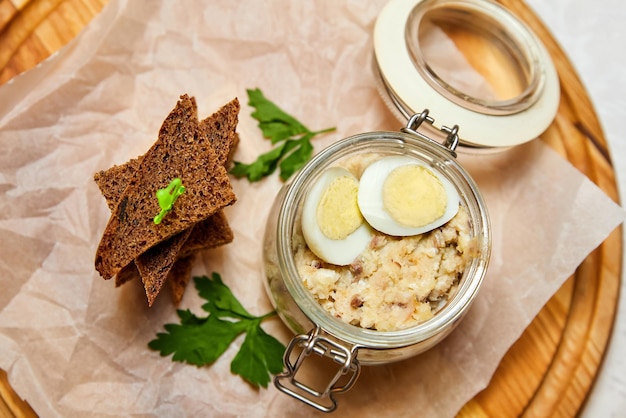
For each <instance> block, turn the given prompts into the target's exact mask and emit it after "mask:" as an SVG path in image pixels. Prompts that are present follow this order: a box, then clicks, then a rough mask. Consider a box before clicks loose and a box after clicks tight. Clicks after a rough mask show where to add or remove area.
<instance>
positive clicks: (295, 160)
mask: <svg viewBox="0 0 626 418" xmlns="http://www.w3.org/2000/svg"><path fill="white" fill-rule="evenodd" d="M247 93H248V104H249V105H250V106H252V107H254V108H255V111H254V112H252V114H251V116H252V117H253V118H254V119H256V120H257V121H258V122H259V128H260V129H261V131H262V132H263V136H264V137H265V138H267V139H269V140H270V141H271V142H272V144H275V145H276V146H275V147H274V148H272V149H271V150H270V151H268V152H266V153H264V154H261V155H260V156H259V157H258V158H257V159H256V160H255V161H254V162H252V163H250V164H244V163H241V162H238V161H235V164H234V166H233V168H232V169H231V171H230V172H231V174H233V175H234V176H235V177H238V178H241V177H247V178H248V180H249V181H250V182H255V181H259V180H261V179H262V178H264V177H266V176H269V175H270V174H272V173H273V172H274V171H275V170H276V168H279V170H280V178H281V179H282V180H287V179H288V178H289V177H291V175H292V174H293V173H295V172H296V171H298V170H299V169H300V168H302V166H303V165H304V164H306V162H307V161H309V159H310V158H311V156H312V155H313V144H311V139H313V137H315V136H316V135H319V134H323V133H327V132H331V131H334V130H335V128H328V129H323V130H321V131H311V130H310V129H309V128H307V127H306V126H304V125H303V124H302V123H301V122H300V121H298V120H297V119H295V118H294V117H293V116H291V115H289V114H287V113H286V112H285V111H283V110H282V109H280V108H279V107H278V106H276V105H275V104H274V103H273V102H271V101H270V100H268V99H267V98H266V97H265V96H264V95H263V92H261V90H259V89H254V90H250V89H248V90H247Z"/></svg>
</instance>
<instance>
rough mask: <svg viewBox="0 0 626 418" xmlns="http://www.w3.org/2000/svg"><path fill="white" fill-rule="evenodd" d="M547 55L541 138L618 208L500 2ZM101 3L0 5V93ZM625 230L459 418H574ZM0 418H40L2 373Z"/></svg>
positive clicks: (607, 179) (588, 115)
mask: <svg viewBox="0 0 626 418" xmlns="http://www.w3.org/2000/svg"><path fill="white" fill-rule="evenodd" d="M499 1H500V3H502V4H503V5H504V6H506V7H507V8H509V9H510V10H511V11H513V13H515V14H516V15H517V16H518V17H519V18H521V19H522V20H523V21H525V22H526V23H527V24H528V25H529V27H530V28H532V29H533V30H534V32H535V33H536V34H537V35H538V36H539V38H540V39H541V40H542V41H543V42H544V44H545V45H546V47H547V48H548V50H549V52H550V54H551V56H552V59H553V60H554V63H555V65H556V68H557V71H558V73H559V77H560V81H561V103H560V107H559V111H558V114H557V116H556V118H555V120H554V122H553V123H552V125H551V126H550V127H549V128H548V130H547V131H546V132H545V133H544V134H542V135H541V140H542V141H544V142H545V143H546V144H548V145H550V146H551V147H552V148H553V149H555V150H556V151H557V152H559V153H560V154H561V155H562V156H563V157H564V158H566V159H568V160H569V161H570V162H571V163H572V164H573V165H574V166H576V167H577V168H578V169H579V170H580V171H581V172H583V173H584V174H585V175H586V176H587V177H589V179H590V180H591V181H593V182H594V183H595V184H597V185H598V186H599V187H600V188H601V189H602V190H603V191H604V192H605V193H606V194H607V195H608V196H610V197H611V198H612V199H613V200H614V201H616V202H618V193H617V185H616V179H615V175H614V170H613V167H612V165H611V158H610V154H609V151H608V148H607V142H606V140H605V137H604V134H603V132H602V128H601V126H600V123H599V121H598V118H597V116H596V114H595V111H594V108H593V105H592V103H591V101H590V100H589V97H588V96H587V93H586V91H585V89H584V87H583V86H582V84H581V82H580V80H579V78H578V76H577V75H576V71H575V70H574V68H572V65H571V64H570V62H569V60H568V59H567V56H566V55H565V54H564V52H563V51H562V50H561V48H560V47H559V45H558V44H557V43H556V41H555V40H554V39H553V37H552V35H551V34H550V32H549V31H548V30H547V29H546V28H545V27H544V25H543V24H542V22H541V21H540V20H539V19H538V18H537V17H536V16H535V14H534V13H533V11H532V10H531V9H530V8H529V7H528V6H527V5H526V4H525V3H524V2H522V1H521V0H499ZM105 3H106V0H0V85H1V84H3V83H6V82H7V81H9V80H10V79H11V78H13V77H14V76H16V75H18V74H20V73H22V72H24V71H26V70H28V69H29V68H32V67H34V66H35V65H37V64H38V63H40V62H41V61H43V60H44V59H45V58H47V57H48V56H49V55H51V54H52V53H54V52H55V51H58V50H59V49H61V48H62V47H63V46H64V45H65V44H66V43H68V42H69V41H70V40H72V39H73V38H74V37H75V36H76V35H77V34H78V33H79V32H80V30H81V29H82V28H83V27H84V26H85V25H86V24H87V23H89V21H90V20H91V19H92V18H93V17H94V16H95V15H97V14H98V13H99V12H100V10H101V9H102V7H103V6H104V5H105ZM621 237H622V232H621V227H620V228H619V229H618V230H616V231H614V232H613V233H612V234H611V235H610V236H609V237H608V238H607V239H606V240H605V241H604V242H603V243H602V245H600V247H598V248H597V249H596V250H595V251H594V252H593V253H592V254H590V255H589V257H587V258H586V259H585V260H584V261H583V263H582V264H581V265H580V266H579V268H578V269H577V270H576V272H575V274H574V275H573V276H572V277H570V278H569V279H568V280H567V282H566V283H565V284H564V285H563V286H562V288H561V289H560V290H559V291H558V292H557V293H556V294H555V295H554V296H553V297H552V298H551V299H550V301H549V302H548V303H547V304H546V305H545V306H544V308H543V309H542V310H541V311H540V312H539V314H538V315H537V317H536V318H535V319H534V320H533V322H532V323H531V324H530V326H529V327H528V328H527V329H526V331H525V332H524V333H523V335H522V336H521V337H520V339H519V340H518V341H517V342H516V343H515V344H514V345H513V346H512V347H511V349H510V350H509V351H508V353H507V354H506V356H505V357H504V359H503V360H502V362H501V363H500V365H499V367H498V369H497V371H496V373H495V375H494V376H493V379H492V381H491V383H490V385H489V386H488V387H487V388H486V389H485V390H483V391H482V392H481V393H479V394H478V395H477V396H476V397H475V398H474V399H472V400H471V401H470V402H468V403H467V404H466V405H465V407H464V408H463V409H462V410H461V411H460V412H459V417H517V416H524V417H572V416H575V415H576V414H577V413H578V411H579V410H580V409H581V407H582V405H583V404H584V402H585V399H586V397H587V395H588V394H589V392H590V390H591V388H592V385H593V381H594V378H595V376H596V373H597V371H598V369H599V367H600V366H601V363H602V358H603V355H604V351H605V348H606V346H607V343H608V340H609V338H610V335H611V331H612V327H613V322H614V317H615V314H616V309H617V298H618V294H619V286H620V277H621V269H622V245H623V243H622V240H621ZM0 416H2V417H4V416H7V417H13V416H16V417H32V416H36V414H35V413H34V412H33V411H32V409H30V407H29V406H28V404H27V403H26V402H25V401H23V400H22V399H21V398H20V397H19V396H18V395H16V394H15V392H13V390H12V389H11V387H10V385H9V383H8V381H7V376H6V373H5V372H4V371H1V370H0Z"/></svg>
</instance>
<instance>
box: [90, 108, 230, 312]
mask: <svg viewBox="0 0 626 418" xmlns="http://www.w3.org/2000/svg"><path fill="white" fill-rule="evenodd" d="M211 121H212V119H211V118H210V117H209V118H207V119H205V120H203V121H202V122H201V123H200V130H201V131H204V132H205V133H206V135H207V136H208V137H209V138H210V140H211V145H212V146H213V147H214V149H215V151H216V153H217V158H218V161H219V162H220V163H221V164H223V165H227V164H229V163H230V161H231V159H232V155H233V154H234V149H235V147H236V146H237V143H238V141H239V138H238V135H236V134H235V135H228V136H226V137H219V135H211V133H212V132H211V130H212V129H215V128H216V126H215V123H211ZM141 159H142V156H141V157H138V158H135V159H132V160H130V161H128V162H127V163H125V164H123V165H120V166H113V167H111V168H109V169H108V170H106V171H100V172H98V173H96V174H95V176H94V180H95V182H96V184H97V185H98V187H99V188H100V191H101V192H102V194H103V196H104V197H105V198H106V201H107V205H108V206H109V208H111V209H113V208H114V207H115V203H116V202H117V200H118V199H119V197H120V195H121V194H122V192H123V191H124V189H125V188H126V185H127V184H128V181H129V179H130V177H131V176H132V174H133V173H134V172H135V171H136V170H137V168H138V167H139V164H140V162H141ZM186 237H188V238H187V239H185V238H186ZM233 238H234V236H233V233H232V230H231V229H230V226H229V225H228V220H227V219H226V216H225V214H224V213H223V212H222V211H221V210H220V211H218V212H217V213H216V214H215V215H212V216H211V217H210V218H208V219H206V220H204V221H201V222H199V223H197V224H196V225H194V226H193V227H192V229H191V233H190V234H184V233H179V234H177V235H175V236H174V237H171V238H169V239H168V240H166V241H164V242H163V243H161V244H158V245H157V246H156V247H153V248H152V249H150V250H148V251H146V252H145V253H143V254H142V255H140V256H139V257H138V258H137V259H136V260H135V263H129V265H127V266H126V267H124V268H122V270H121V271H120V272H119V273H118V274H117V275H116V277H115V286H116V287H117V286H121V285H122V284H124V283H126V282H128V281H129V280H132V279H133V278H135V277H139V276H140V272H141V277H150V275H152V278H151V279H150V280H144V286H147V285H150V288H146V295H147V296H148V303H149V305H150V306H151V305H152V303H154V299H155V298H156V295H157V294H158V293H159V291H160V288H161V286H162V285H163V282H164V281H167V282H169V283H170V286H171V287H172V294H173V299H174V302H175V303H179V302H180V300H181V299H182V294H183V293H184V291H185V287H186V285H187V283H188V281H189V279H190V277H189V275H188V274H187V273H186V272H188V271H190V270H191V265H187V264H190V263H191V262H192V261H193V257H189V256H190V255H192V254H193V253H195V252H196V251H198V250H202V249H209V248H215V247H218V246H220V245H224V244H228V243H230V242H232V240H233ZM182 241H184V243H183V244H182V248H181V243H182ZM165 243H167V244H165ZM181 258H185V259H184V260H182V259H181ZM174 260H176V262H175V264H173V261H174ZM135 264H136V265H137V266H136V267H135ZM172 264H173V265H172ZM170 268H171V271H169V269H170ZM168 271H169V273H168ZM166 274H167V277H166ZM181 275H182V276H181ZM181 287H182V288H181ZM151 295H152V296H151Z"/></svg>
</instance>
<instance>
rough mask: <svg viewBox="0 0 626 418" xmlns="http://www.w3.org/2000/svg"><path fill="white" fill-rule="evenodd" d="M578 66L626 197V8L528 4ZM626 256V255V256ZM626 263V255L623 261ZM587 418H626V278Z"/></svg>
mask: <svg viewBox="0 0 626 418" xmlns="http://www.w3.org/2000/svg"><path fill="white" fill-rule="evenodd" d="M526 1H527V4H529V5H530V6H531V7H532V8H533V9H534V10H535V12H536V13H537V15H539V16H540V17H541V19H542V20H543V21H544V23H545V24H546V26H547V27H548V28H549V29H550V31H551V32H552V35H553V36H554V38H555V39H556V40H557V41H558V42H559V43H560V45H561V47H562V48H563V50H564V51H565V52H566V54H567V55H568V57H569V59H570V61H571V62H572V64H573V65H574V67H575V68H576V70H577V72H578V75H579V76H580V78H581V79H582V81H583V84H584V85H585V87H586V89H587V92H588V94H589V96H590V97H591V100H592V102H593V104H594V107H595V109H596V112H597V113H598V116H599V118H600V122H601V124H602V127H603V129H604V133H605V136H606V138H607V140H608V142H609V149H610V152H611V155H612V158H613V165H614V167H615V171H616V173H617V180H618V184H619V191H620V196H621V205H622V207H624V206H625V205H624V200H625V197H626V132H625V131H624V128H623V127H624V124H625V123H626V120H625V116H626V72H625V70H624V67H625V66H626V52H625V51H626V48H625V46H624V45H625V44H626V25H625V24H624V22H625V21H626V5H625V4H624V2H623V1H621V0H597V1H587V0H550V1H544V0H526ZM624 255H626V252H625V254H624ZM622 259H624V256H623V257H622ZM581 416H582V417H585V418H586V417H590V418H596V417H625V416H626V274H624V273H622V286H621V292H620V302H619V308H618V316H617V319H616V323H615V327H614V330H613V335H612V338H611V342H610V345H609V348H608V351H607V353H606V356H605V359H604V362H603V365H602V368H601V370H600V372H599V375H598V378H597V380H596V382H595V385H594V387H593V389H592V392H591V394H590V397H589V399H588V400H587V403H586V404H585V407H584V409H583V412H582V414H581Z"/></svg>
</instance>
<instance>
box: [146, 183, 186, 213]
mask: <svg viewBox="0 0 626 418" xmlns="http://www.w3.org/2000/svg"><path fill="white" fill-rule="evenodd" d="M183 193H185V186H183V181H182V180H181V179H179V178H178V177H176V178H175V179H174V180H172V181H171V182H170V184H168V185H167V187H165V188H164V189H159V190H157V192H156V198H157V200H158V201H159V207H160V208H161V212H159V214H158V215H157V216H155V217H154V219H153V221H154V223H155V224H157V225H158V224H160V223H161V221H162V220H163V217H164V216H165V215H167V214H168V213H169V212H170V211H171V210H172V206H174V203H176V200H177V199H178V196H180V195H181V194H183Z"/></svg>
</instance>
